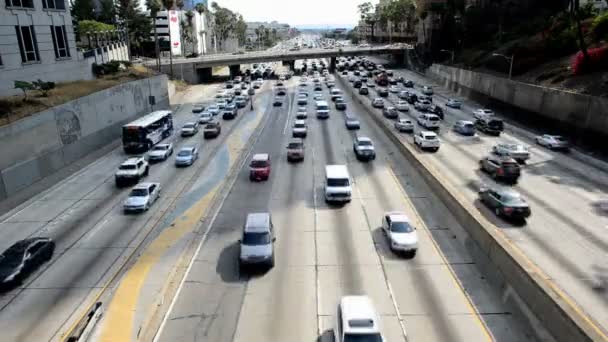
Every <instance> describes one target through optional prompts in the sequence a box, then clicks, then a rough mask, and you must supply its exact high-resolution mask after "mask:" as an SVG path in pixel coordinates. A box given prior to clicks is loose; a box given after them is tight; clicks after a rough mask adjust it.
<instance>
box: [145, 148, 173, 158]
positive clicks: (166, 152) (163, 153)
mask: <svg viewBox="0 0 608 342" xmlns="http://www.w3.org/2000/svg"><path fill="white" fill-rule="evenodd" d="M172 154H173V144H158V145H156V146H154V147H152V149H151V150H150V152H148V158H149V159H150V161H162V160H167V158H169V156H170V155H172Z"/></svg>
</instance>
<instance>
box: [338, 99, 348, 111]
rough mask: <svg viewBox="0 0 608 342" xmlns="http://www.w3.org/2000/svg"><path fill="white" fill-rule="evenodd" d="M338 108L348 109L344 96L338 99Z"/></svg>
mask: <svg viewBox="0 0 608 342" xmlns="http://www.w3.org/2000/svg"><path fill="white" fill-rule="evenodd" d="M336 109H337V110H346V102H345V101H344V99H342V98H338V99H336Z"/></svg>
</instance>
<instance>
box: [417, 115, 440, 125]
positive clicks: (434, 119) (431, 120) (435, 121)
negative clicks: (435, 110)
mask: <svg viewBox="0 0 608 342" xmlns="http://www.w3.org/2000/svg"><path fill="white" fill-rule="evenodd" d="M417 121H418V124H419V125H420V126H422V127H424V128H426V129H439V122H440V119H439V117H438V116H437V115H435V114H422V115H420V116H418V119H417Z"/></svg>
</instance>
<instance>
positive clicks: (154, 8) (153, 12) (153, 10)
mask: <svg viewBox="0 0 608 342" xmlns="http://www.w3.org/2000/svg"><path fill="white" fill-rule="evenodd" d="M146 7H147V8H148V11H150V17H151V18H152V25H153V26H154V55H155V56H156V64H157V67H158V71H160V46H159V43H158V32H157V29H156V18H157V17H158V12H160V10H161V9H162V4H161V2H160V0H146Z"/></svg>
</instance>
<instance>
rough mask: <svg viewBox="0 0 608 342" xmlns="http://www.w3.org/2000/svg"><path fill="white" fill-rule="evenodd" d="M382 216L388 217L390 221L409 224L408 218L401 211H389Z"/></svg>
mask: <svg viewBox="0 0 608 342" xmlns="http://www.w3.org/2000/svg"><path fill="white" fill-rule="evenodd" d="M384 215H385V216H388V217H390V219H391V221H397V222H410V219H409V217H407V215H406V214H405V213H404V212H402V211H389V212H386V213H384Z"/></svg>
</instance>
